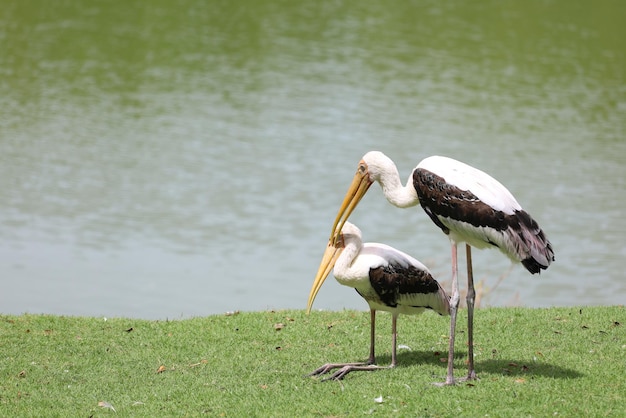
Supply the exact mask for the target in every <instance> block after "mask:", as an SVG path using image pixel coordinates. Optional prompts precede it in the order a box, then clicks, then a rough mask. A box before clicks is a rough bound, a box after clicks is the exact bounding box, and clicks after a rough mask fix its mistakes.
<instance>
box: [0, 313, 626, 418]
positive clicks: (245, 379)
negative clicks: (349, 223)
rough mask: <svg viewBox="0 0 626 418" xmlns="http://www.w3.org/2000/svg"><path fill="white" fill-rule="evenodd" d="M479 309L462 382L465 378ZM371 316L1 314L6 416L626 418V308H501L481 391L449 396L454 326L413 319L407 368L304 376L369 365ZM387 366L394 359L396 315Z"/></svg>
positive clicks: (407, 330)
mask: <svg viewBox="0 0 626 418" xmlns="http://www.w3.org/2000/svg"><path fill="white" fill-rule="evenodd" d="M464 314H465V311H463V312H462V313H461V315H460V320H459V324H460V326H459V337H458V344H457V353H458V356H457V359H456V361H455V371H456V374H457V376H462V375H463V374H464V372H465V360H466V353H467V350H466V346H465V344H464V340H465V329H466V327H465V319H466V318H465V317H464ZM368 321H369V314H368V313H367V312H356V311H344V312H313V313H311V315H309V316H306V315H305V314H304V312H303V311H276V312H257V313H240V314H236V315H230V316H226V315H218V316H210V317H206V318H194V319H189V320H178V321H145V320H135V319H108V320H105V319H104V318H77V317H59V316H47V315H46V316H42V315H21V316H7V315H3V316H0V416H47V417H50V416H85V417H87V416H105V415H116V416H181V415H182V416H201V415H207V416H227V417H240V416H285V417H288V416H296V415H298V416H362V415H370V414H371V415H377V416H433V417H445V416H621V415H622V414H623V413H624V411H625V410H626V407H625V406H624V401H623V397H624V394H625V393H626V376H625V373H624V367H625V366H626V332H625V328H626V309H625V308H624V307H593V308H591V307H589V308H586V307H583V308H554V309H522V308H506V309H504V308H490V309H481V310H479V311H478V312H477V315H476V337H475V339H476V366H477V371H478V374H479V376H480V378H481V380H480V381H478V382H475V383H472V384H460V385H457V386H455V387H444V388H439V387H435V386H434V385H432V384H431V382H434V381H442V380H443V378H444V376H445V370H446V363H445V361H442V359H444V358H445V357H446V354H447V336H446V333H447V329H448V324H449V321H448V318H443V317H438V316H436V315H433V314H430V313H426V314H424V315H422V316H421V317H400V321H399V338H398V343H399V344H402V345H403V348H401V349H400V350H399V356H398V357H399V358H398V360H399V367H397V368H396V369H394V370H383V371H377V372H361V373H358V372H355V373H352V374H350V375H348V376H347V377H346V379H345V380H344V381H343V382H334V381H330V382H321V381H319V380H316V379H313V378H305V377H303V375H305V374H306V373H308V372H310V371H312V370H313V369H315V368H316V367H318V366H320V365H321V364H322V363H325V362H326V361H347V360H351V361H354V360H362V359H365V358H366V357H367V351H368V338H369V337H368V333H369V322H368ZM377 322H378V339H377V353H378V361H379V363H381V364H385V363H387V362H389V361H390V355H389V353H390V345H391V336H390V317H389V316H388V315H383V314H381V315H380V319H379V321H377Z"/></svg>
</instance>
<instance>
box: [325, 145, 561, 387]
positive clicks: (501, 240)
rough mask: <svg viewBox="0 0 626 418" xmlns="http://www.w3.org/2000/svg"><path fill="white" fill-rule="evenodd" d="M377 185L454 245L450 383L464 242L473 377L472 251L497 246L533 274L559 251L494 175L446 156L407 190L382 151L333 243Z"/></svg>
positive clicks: (358, 184)
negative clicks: (418, 207)
mask: <svg viewBox="0 0 626 418" xmlns="http://www.w3.org/2000/svg"><path fill="white" fill-rule="evenodd" d="M374 182H378V183H379V184H380V186H381V187H382V189H383V194H384V195H385V197H386V198H387V200H388V201H389V202H390V203H391V204H393V205H395V206H397V207H400V208H406V207H410V206H415V205H417V204H420V205H421V206H422V208H423V209H424V211H425V212H426V214H427V215H428V216H429V217H430V219H431V220H432V221H433V222H434V223H435V225H437V226H438V227H439V228H440V229H441V230H442V231H443V232H444V233H445V234H446V235H448V237H449V238H450V241H451V245H452V296H451V300H450V342H449V344H450V346H449V351H448V372H447V375H446V381H445V384H446V385H452V384H454V383H455V380H454V371H453V360H454V337H455V328H456V314H457V309H458V305H459V285H458V277H457V273H458V267H457V246H458V244H459V243H462V242H465V244H466V256H467V281H468V286H467V320H468V327H467V328H468V332H467V337H468V360H469V365H468V374H467V378H465V379H463V380H466V379H468V380H471V379H476V372H475V370H474V347H473V344H474V341H473V322H474V297H475V291H474V279H473V274H472V255H471V247H472V246H474V247H476V248H494V247H496V248H498V249H499V250H500V251H502V252H503V253H504V254H505V255H506V256H508V257H509V258H510V259H511V260H512V261H514V262H521V263H522V265H523V266H524V267H525V268H526V269H527V270H528V271H529V272H530V273H532V274H535V273H539V272H540V271H541V270H545V269H547V268H548V266H549V265H550V263H551V262H552V261H554V251H553V250H552V245H551V244H550V241H548V239H547V238H546V236H545V234H544V232H543V231H542V230H541V228H540V227H539V225H538V224H537V222H535V220H534V219H533V218H532V217H531V216H530V215H529V214H528V212H526V211H524V210H523V209H522V207H521V206H520V204H519V203H517V200H515V198H514V197H513V195H512V194H511V193H510V192H509V191H508V190H507V189H506V187H504V186H503V185H502V184H500V182H498V181H497V180H496V179H494V178H493V177H491V176H489V175H488V174H486V173H484V172H482V171H480V170H478V169H476V168H474V167H471V166H469V165H467V164H464V163H462V162H460V161H456V160H453V159H451V158H447V157H439V156H433V157H428V158H426V159H424V160H422V161H421V162H420V163H419V164H418V165H417V167H416V168H415V169H414V170H413V171H412V172H411V175H410V176H409V179H408V181H407V184H406V186H403V185H402V183H401V182H400V176H399V174H398V169H397V168H396V165H395V164H394V163H393V161H391V159H389V157H387V156H386V155H385V154H383V153H382V152H378V151H370V152H368V153H367V154H365V155H364V156H363V158H362V159H361V161H360V162H359V165H358V168H357V171H356V174H355V176H354V179H353V180H352V183H351V184H350V187H349V189H348V192H347V193H346V195H345V197H344V200H343V203H342V204H341V207H340V208H339V212H338V213H337V217H336V218H335V223H334V224H333V229H332V232H331V237H330V242H331V243H333V242H336V241H337V239H338V234H337V231H340V230H341V228H342V226H343V225H344V223H345V222H346V220H347V219H348V217H349V216H350V214H351V213H352V211H353V210H354V208H355V207H356V206H357V204H358V203H359V201H360V200H361V199H362V198H363V196H364V195H365V193H366V192H367V190H368V189H369V187H370V186H371V185H372V183H374Z"/></svg>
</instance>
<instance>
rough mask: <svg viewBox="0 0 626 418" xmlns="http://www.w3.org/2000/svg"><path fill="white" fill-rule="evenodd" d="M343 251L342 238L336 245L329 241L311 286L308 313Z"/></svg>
mask: <svg viewBox="0 0 626 418" xmlns="http://www.w3.org/2000/svg"><path fill="white" fill-rule="evenodd" d="M342 251H343V242H342V241H341V240H339V241H338V244H336V245H333V244H332V243H331V242H330V241H329V242H328V246H327V247H326V251H324V255H323V256H322V262H321V263H320V266H319V268H318V269H317V274H316V275H315V280H314V281H313V287H311V292H309V302H308V303H307V306H306V313H307V315H308V314H309V312H311V307H312V306H313V301H314V300H315V296H317V292H319V291H320V288H321V287H322V284H323V283H324V281H325V280H326V278H327V277H328V275H329V274H330V272H331V271H332V270H333V268H334V267H335V263H336V262H337V259H338V258H339V256H340V255H341V252H342Z"/></svg>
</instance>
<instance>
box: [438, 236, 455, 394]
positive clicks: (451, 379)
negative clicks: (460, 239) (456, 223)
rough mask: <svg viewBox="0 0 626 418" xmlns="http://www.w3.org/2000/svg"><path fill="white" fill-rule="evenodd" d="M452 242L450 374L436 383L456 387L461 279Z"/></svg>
mask: <svg viewBox="0 0 626 418" xmlns="http://www.w3.org/2000/svg"><path fill="white" fill-rule="evenodd" d="M451 242H452V296H451V298H450V339H449V341H448V373H447V374H446V381H445V383H435V385H437V386H444V385H454V383H455V381H454V336H455V332H456V313H457V310H458V308H459V298H460V296H459V278H458V271H459V269H458V263H457V244H456V242H454V241H451Z"/></svg>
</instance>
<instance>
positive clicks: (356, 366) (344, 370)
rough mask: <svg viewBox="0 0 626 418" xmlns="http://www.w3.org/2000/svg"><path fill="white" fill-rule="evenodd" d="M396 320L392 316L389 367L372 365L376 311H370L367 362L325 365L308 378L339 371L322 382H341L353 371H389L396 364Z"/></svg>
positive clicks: (395, 316) (374, 360)
mask: <svg viewBox="0 0 626 418" xmlns="http://www.w3.org/2000/svg"><path fill="white" fill-rule="evenodd" d="M397 319H398V315H393V316H392V319H391V332H392V334H393V335H392V340H393V346H392V352H391V365H390V366H377V365H375V364H374V363H376V357H375V354H374V341H375V339H376V338H375V334H376V332H375V331H376V310H375V309H370V356H369V359H368V360H367V362H365V363H327V364H324V365H323V366H322V367H320V368H318V369H316V370H314V371H313V372H312V373H310V374H309V375H308V376H319V375H322V374H326V373H328V372H330V371H331V370H333V369H339V370H337V371H336V372H335V373H333V374H332V375H330V376H329V377H327V378H326V379H324V380H341V379H343V378H344V377H345V376H346V375H347V374H348V373H350V372H353V371H368V372H370V371H374V370H381V369H389V368H392V367H395V366H396V363H397V360H396V341H397V337H396V335H397V334H396V320H397Z"/></svg>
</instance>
